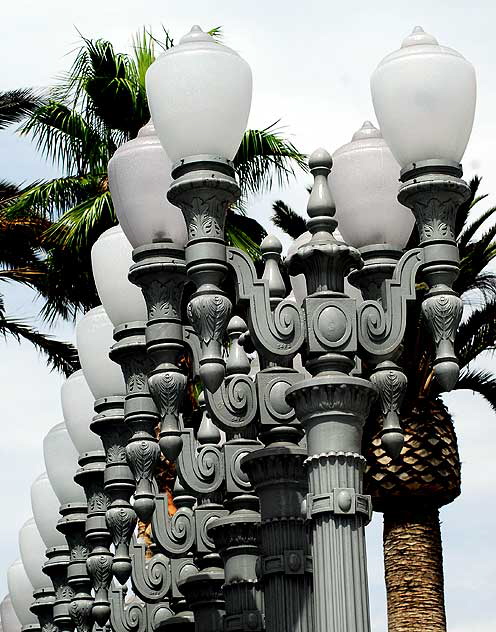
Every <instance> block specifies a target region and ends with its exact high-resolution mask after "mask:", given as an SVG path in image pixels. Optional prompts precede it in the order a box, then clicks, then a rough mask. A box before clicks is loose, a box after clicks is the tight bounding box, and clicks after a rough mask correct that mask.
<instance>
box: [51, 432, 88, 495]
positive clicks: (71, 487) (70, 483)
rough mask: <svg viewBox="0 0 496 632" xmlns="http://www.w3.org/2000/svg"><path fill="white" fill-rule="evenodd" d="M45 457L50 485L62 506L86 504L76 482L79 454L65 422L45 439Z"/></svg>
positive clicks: (79, 486) (82, 491) (82, 492)
mask: <svg viewBox="0 0 496 632" xmlns="http://www.w3.org/2000/svg"><path fill="white" fill-rule="evenodd" d="M43 456H44V458H45V467H46V471H47V475H48V479H49V481H50V485H51V486H52V488H53V491H54V492H55V494H56V496H57V498H58V499H59V502H60V504H61V505H67V504H68V503H86V496H85V493H84V490H83V488H82V487H81V485H78V484H77V483H76V482H75V481H74V474H75V473H76V471H77V470H78V469H79V465H78V457H79V454H78V451H77V450H76V447H75V446H74V444H73V442H72V440H71V437H70V436H69V433H68V432H67V428H66V425H65V423H64V422H62V423H60V424H57V425H56V426H53V428H51V429H50V431H49V432H48V433H47V435H46V436H45V438H44V439H43Z"/></svg>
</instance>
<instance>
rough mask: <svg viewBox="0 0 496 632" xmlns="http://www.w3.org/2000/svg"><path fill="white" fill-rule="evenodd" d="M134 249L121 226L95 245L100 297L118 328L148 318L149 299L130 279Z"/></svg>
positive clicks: (93, 255) (93, 253) (94, 263)
mask: <svg viewBox="0 0 496 632" xmlns="http://www.w3.org/2000/svg"><path fill="white" fill-rule="evenodd" d="M132 253H133V248H132V246H131V244H130V243H129V241H128V239H127V237H126V235H124V233H123V232H122V228H121V227H120V226H113V227H112V228H109V229H108V230H106V231H105V232H104V233H102V234H101V235H100V237H99V238H98V239H97V240H96V242H95V243H94V244H93V248H92V249H91V266H92V268H93V278H94V279H95V284H96V289H97V291H98V296H99V297H100V300H101V301H102V305H103V307H104V308H105V311H106V312H107V316H108V317H109V318H110V320H111V321H112V324H113V326H114V327H118V326H119V325H122V324H123V323H130V322H134V321H143V322H146V320H147V319H148V315H147V311H146V304H145V299H144V298H143V294H142V293H141V290H140V288H139V287H138V286H136V285H134V284H133V283H131V281H130V280H129V279H128V273H129V268H130V267H131V266H132V265H133V257H132Z"/></svg>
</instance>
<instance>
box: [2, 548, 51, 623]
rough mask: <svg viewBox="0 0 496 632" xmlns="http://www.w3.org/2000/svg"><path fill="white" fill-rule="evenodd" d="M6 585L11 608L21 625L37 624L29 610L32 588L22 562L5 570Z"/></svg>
mask: <svg viewBox="0 0 496 632" xmlns="http://www.w3.org/2000/svg"><path fill="white" fill-rule="evenodd" d="M47 579H48V577H47ZM7 584H8V587H9V594H10V598H11V600H12V606H13V607H14V611H15V613H16V615H17V618H18V619H19V621H20V623H21V625H30V624H32V623H38V618H37V617H36V616H35V615H34V614H33V613H32V612H31V610H30V609H29V608H30V607H31V604H32V603H33V601H34V599H33V592H34V588H33V584H32V583H31V582H30V581H29V577H28V575H27V573H26V569H25V568H24V564H23V563H22V560H20V559H19V560H16V561H15V562H14V563H13V564H11V565H10V566H9V568H8V569H7Z"/></svg>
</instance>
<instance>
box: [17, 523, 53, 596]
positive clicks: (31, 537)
mask: <svg viewBox="0 0 496 632" xmlns="http://www.w3.org/2000/svg"><path fill="white" fill-rule="evenodd" d="M19 551H20V553H21V560H22V563H23V565H24V568H25V570H26V573H27V576H28V577H29V581H30V582H31V584H32V585H33V588H34V589H35V590H40V589H41V588H46V587H47V586H48V587H49V586H51V581H50V579H49V577H48V575H45V573H44V572H43V571H42V570H41V569H42V567H43V564H44V563H45V562H46V561H47V559H46V555H45V552H46V545H45V543H44V542H43V539H42V537H41V535H40V532H39V531H38V527H37V526H36V522H35V521H34V518H30V519H29V520H27V521H26V522H25V523H24V524H23V525H22V527H21V528H20V529H19Z"/></svg>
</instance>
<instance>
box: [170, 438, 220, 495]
mask: <svg viewBox="0 0 496 632" xmlns="http://www.w3.org/2000/svg"><path fill="white" fill-rule="evenodd" d="M181 438H182V440H183V449H182V451H181V453H180V454H179V457H178V460H177V464H178V474H179V478H180V479H181V481H182V482H183V483H184V486H185V487H186V488H187V489H190V490H192V491H193V493H194V494H195V495H196V494H201V495H207V494H211V493H212V492H214V491H216V490H217V489H219V487H220V486H221V485H222V483H223V481H224V470H225V468H224V459H223V456H222V450H221V449H220V448H219V447H218V446H217V445H214V444H207V445H203V446H201V447H200V448H199V449H198V450H197V447H196V439H195V437H194V433H193V429H192V428H182V429H181Z"/></svg>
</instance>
